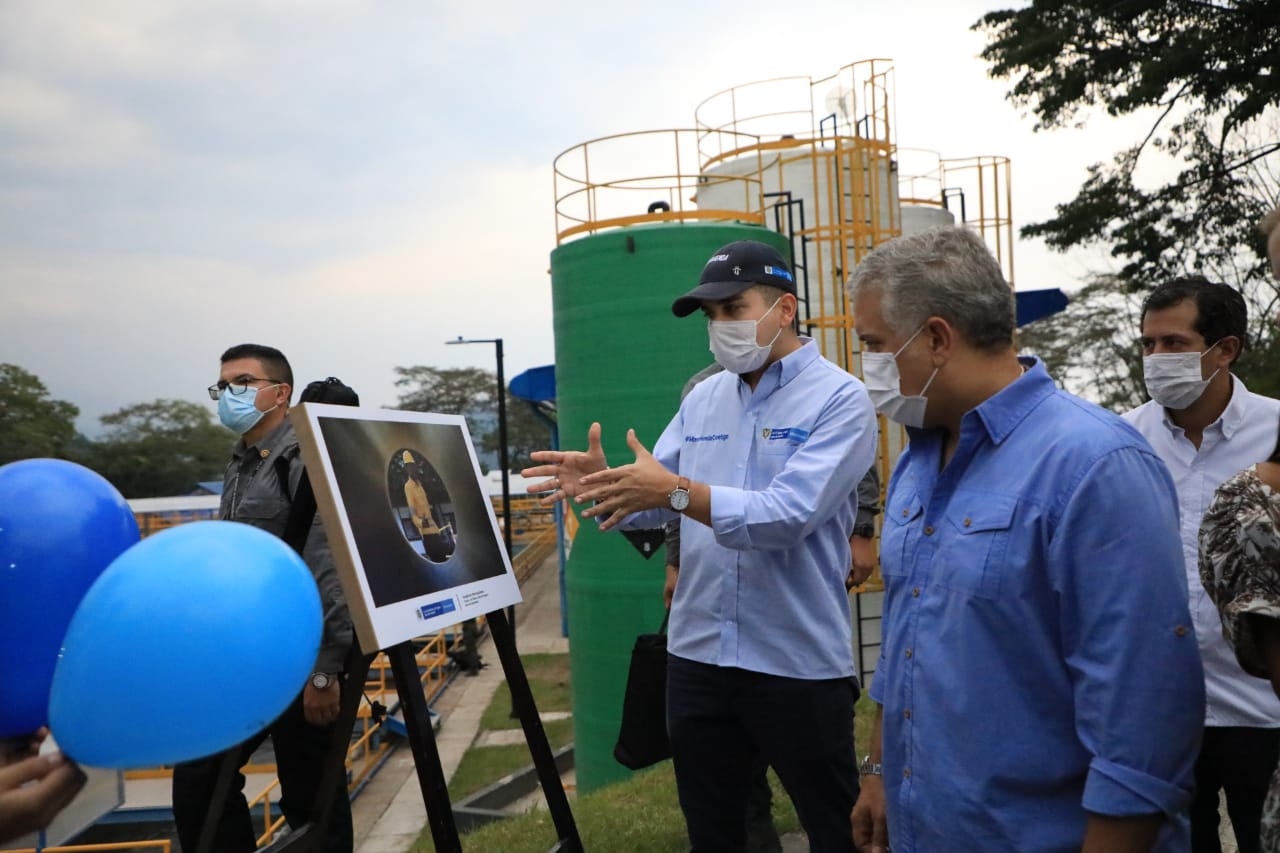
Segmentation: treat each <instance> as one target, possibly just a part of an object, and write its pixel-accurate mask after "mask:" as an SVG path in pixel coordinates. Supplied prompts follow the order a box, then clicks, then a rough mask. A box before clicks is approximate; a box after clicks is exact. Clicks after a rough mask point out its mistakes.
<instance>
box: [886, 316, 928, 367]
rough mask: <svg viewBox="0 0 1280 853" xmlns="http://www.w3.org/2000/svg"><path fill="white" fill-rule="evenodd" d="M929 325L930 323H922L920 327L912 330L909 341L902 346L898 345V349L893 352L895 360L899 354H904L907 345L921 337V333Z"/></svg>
mask: <svg viewBox="0 0 1280 853" xmlns="http://www.w3.org/2000/svg"><path fill="white" fill-rule="evenodd" d="M927 325H928V323H921V324H920V328H918V329H916V330H915V331H914V332H912V333H911V337H909V338H907V342H906V343H904V344H903V345H902V346H900V347H898V351H897V352H895V353H894V354H893V357H894V359H895V360H896V359H897V358H898V356H900V355H902V353H903V352H904V351H905V350H906V349H907V347H909V346H911V342H912V341H914V340H915V339H916V338H918V337H920V333H921V332H923V331H924V327H925V326H927Z"/></svg>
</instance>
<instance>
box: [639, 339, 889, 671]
mask: <svg viewBox="0 0 1280 853" xmlns="http://www.w3.org/2000/svg"><path fill="white" fill-rule="evenodd" d="M802 340H804V341H805V343H804V345H803V346H802V347H801V348H800V349H799V350H796V351H795V352H793V353H791V354H790V355H787V356H786V357H785V358H782V359H780V360H779V361H777V362H775V363H774V364H772V365H770V366H769V368H768V369H767V370H765V372H764V375H763V376H762V377H761V379H760V382H759V383H758V384H757V385H756V388H755V390H754V392H753V391H752V389H751V388H750V387H749V386H748V385H747V384H746V383H745V382H743V381H742V379H740V378H739V377H738V376H736V375H735V374H732V373H721V374H718V375H716V376H712V377H710V378H708V379H706V380H705V381H704V382H702V383H701V384H699V385H698V386H697V387H696V388H694V389H693V391H692V392H691V393H690V394H689V396H688V397H686V398H685V400H684V402H683V403H682V404H681V406H680V411H679V412H678V413H677V414H676V416H675V418H673V419H672V421H671V423H670V424H669V425H668V426H667V428H666V430H664V431H663V433H662V436H661V437H660V438H659V439H658V441H657V443H656V444H655V445H654V448H653V455H654V457H655V458H657V460H658V461H659V462H661V463H662V464H663V465H664V466H665V467H666V468H667V469H668V470H670V471H674V472H678V473H679V474H681V475H683V476H685V477H688V478H689V479H690V480H693V481H696V482H701V483H706V484H707V485H709V486H710V487H711V526H710V527H708V526H706V525H704V524H701V523H699V522H697V521H694V520H692V519H689V518H682V519H681V531H680V535H681V566H680V583H679V585H678V586H677V587H676V594H675V600H674V602H673V603H672V607H671V622H670V627H669V637H668V641H667V648H668V650H669V651H670V652H671V653H672V654H674V655H677V656H678V657H682V658H685V659H687V660H692V661H698V662H700V663H706V664H712V665H715V666H724V667H738V668H741V669H746V670H751V671H753V672H763V673H768V674H770V675H780V676H785V677H789V678H803V679H825V678H844V677H848V676H851V675H853V655H852V640H851V628H850V624H849V610H848V594H847V592H846V591H845V587H844V581H845V578H846V577H847V576H848V574H849V559H850V556H849V536H850V535H851V533H852V530H853V522H854V516H855V514H856V512H857V508H858V498H857V486H858V482H859V480H861V478H862V476H863V475H864V474H866V472H867V469H868V468H870V467H871V464H872V461H873V459H874V456H875V449H876V442H877V435H876V431H877V427H876V418H875V409H874V407H873V406H872V404H871V400H870V398H869V397H868V396H867V392H866V389H865V388H864V387H863V385H862V383H861V382H859V381H858V380H857V379H855V378H854V377H853V376H851V375H849V374H848V373H847V372H845V371H844V370H842V369H840V368H839V367H837V366H836V365H834V364H832V363H831V362H829V361H827V360H826V359H825V358H823V357H822V356H821V355H820V354H819V353H818V348H817V345H816V344H815V343H813V341H812V340H809V339H807V338H803V339H802ZM674 516H675V513H673V512H672V511H670V510H664V509H658V510H649V511H646V512H642V513H635V514H633V515H631V516H629V517H628V518H627V519H626V520H625V521H624V522H623V525H622V526H623V527H624V528H628V529H643V528H652V527H658V526H660V525H661V524H662V522H663V521H664V520H665V519H667V518H671V517H674Z"/></svg>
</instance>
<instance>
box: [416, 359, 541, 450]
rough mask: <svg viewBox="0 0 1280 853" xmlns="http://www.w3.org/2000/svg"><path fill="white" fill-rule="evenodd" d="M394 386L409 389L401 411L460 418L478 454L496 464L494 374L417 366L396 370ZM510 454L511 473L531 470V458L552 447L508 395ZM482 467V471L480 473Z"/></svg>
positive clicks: (526, 411)
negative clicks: (465, 422) (462, 419)
mask: <svg viewBox="0 0 1280 853" xmlns="http://www.w3.org/2000/svg"><path fill="white" fill-rule="evenodd" d="M395 371H396V374H397V375H398V377H399V378H398V379H396V386H397V387H399V388H405V389H407V390H405V392H404V393H402V394H401V395H400V398H399V400H397V401H396V406H395V407H396V408H397V409H405V410H408V411H415V412H439V413H441V414H447V415H462V416H463V417H465V418H466V419H467V428H468V429H469V430H470V431H471V436H472V439H473V440H474V441H475V444H476V451H477V452H478V453H487V454H492V458H493V459H494V460H495V464H496V460H497V458H498V456H497V453H498V416H497V411H498V394H497V390H498V379H497V374H496V373H494V372H493V371H491V370H483V369H481V368H478V367H458V368H439V367H424V366H421V365H416V366H413V367H397V368H396V369H395ZM506 405H507V454H508V459H509V461H510V463H511V468H512V470H519V469H520V468H523V467H526V466H527V465H528V464H529V453H530V452H532V451H534V450H541V449H544V448H545V447H547V446H548V444H549V442H550V435H549V433H548V431H547V427H546V425H545V424H543V423H542V422H541V421H539V420H538V419H537V418H536V417H535V416H534V415H533V413H532V411H530V409H529V406H528V405H527V404H526V403H524V402H523V401H521V400H516V399H513V398H512V396H511V393H510V389H508V392H507V400H506ZM483 467H484V466H483V465H482V468H483Z"/></svg>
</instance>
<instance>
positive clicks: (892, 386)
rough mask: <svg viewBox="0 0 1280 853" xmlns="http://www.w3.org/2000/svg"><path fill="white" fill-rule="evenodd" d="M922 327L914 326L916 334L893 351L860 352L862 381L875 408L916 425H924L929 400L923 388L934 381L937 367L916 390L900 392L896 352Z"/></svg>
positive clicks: (899, 353)
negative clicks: (905, 393) (907, 392)
mask: <svg viewBox="0 0 1280 853" xmlns="http://www.w3.org/2000/svg"><path fill="white" fill-rule="evenodd" d="M923 331H924V326H921V327H920V328H918V329H916V331H915V334H913V335H912V336H911V337H909V338H907V342H906V343H905V344H903V345H902V346H901V347H899V348H898V351H897V352H895V353H887V352H864V353H863V354H862V381H863V383H864V384H865V385H866V386H867V394H868V395H870V397H871V402H872V403H874V404H875V407H876V411H877V412H879V413H880V414H882V415H884V416H885V417H886V418H888V419H889V420H891V421H894V422H896V423H900V424H902V425H903V426H908V427H916V428H917V429H918V428H920V427H922V426H924V410H925V406H927V405H928V402H929V401H928V398H926V397H925V395H924V392H925V391H928V390H929V386H930V385H932V384H933V378H934V377H935V376H937V375H938V368H936V367H935V368H934V369H933V373H931V374H929V381H928V382H926V383H924V387H923V388H921V389H920V393H919V394H913V395H911V396H905V395H904V394H903V393H902V376H901V375H900V374H899V373H898V356H900V355H902V351H903V350H905V349H906V348H907V347H908V346H910V345H911V342H912V341H914V340H915V339H916V335H919V334H920V333H921V332H923Z"/></svg>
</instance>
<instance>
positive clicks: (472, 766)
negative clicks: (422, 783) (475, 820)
mask: <svg viewBox="0 0 1280 853" xmlns="http://www.w3.org/2000/svg"><path fill="white" fill-rule="evenodd" d="M543 729H544V730H545V731H546V733H547V740H548V741H549V742H550V744H551V749H552V751H553V752H554V751H555V750H557V749H559V748H560V747H562V746H566V745H568V744H570V743H573V720H552V721H551V722H549V723H544V724H543ZM532 763H533V759H532V758H530V757H529V747H528V746H527V745H526V744H525V743H523V742H521V743H517V744H512V745H510V746H473V747H471V748H470V749H468V750H467V752H466V754H465V755H463V756H462V761H461V762H460V763H459V764H458V769H457V771H456V772H455V773H454V774H453V778H452V779H450V780H449V799H450V800H452V801H453V802H454V803H457V802H458V801H459V800H461V799H462V798H464V797H468V796H470V795H471V794H474V793H475V792H476V791H479V790H480V789H481V788H483V787H485V786H486V785H492V784H493V783H494V782H497V781H498V780H499V779H501V778H502V777H503V776H506V775H508V774H511V773H515V772H516V771H517V770H522V769H524V768H525V767H528V766H529V765H530V764H532Z"/></svg>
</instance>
